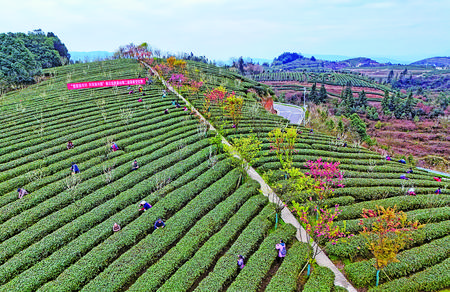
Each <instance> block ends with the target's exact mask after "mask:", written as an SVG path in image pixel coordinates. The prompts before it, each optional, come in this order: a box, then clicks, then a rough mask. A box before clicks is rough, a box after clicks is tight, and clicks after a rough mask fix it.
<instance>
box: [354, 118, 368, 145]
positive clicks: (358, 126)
mask: <svg viewBox="0 0 450 292" xmlns="http://www.w3.org/2000/svg"><path fill="white" fill-rule="evenodd" d="M350 120H351V123H350V124H351V127H352V128H353V129H354V130H355V131H356V132H357V133H358V135H359V137H360V138H361V140H363V141H364V140H366V139H367V138H369V136H368V135H367V132H366V131H367V128H366V124H365V123H364V122H363V120H361V118H360V117H359V116H358V114H357V113H353V114H352V115H351V116H350Z"/></svg>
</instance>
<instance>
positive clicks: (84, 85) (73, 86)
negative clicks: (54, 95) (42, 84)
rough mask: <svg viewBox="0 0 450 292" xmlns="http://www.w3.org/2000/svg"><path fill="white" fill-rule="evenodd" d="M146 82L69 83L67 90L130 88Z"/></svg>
mask: <svg viewBox="0 0 450 292" xmlns="http://www.w3.org/2000/svg"><path fill="white" fill-rule="evenodd" d="M146 82H147V78H136V79H119V80H100V81H88V82H79V83H67V89H69V90H73V89H85V88H97V87H113V86H129V85H139V84H145V83H146Z"/></svg>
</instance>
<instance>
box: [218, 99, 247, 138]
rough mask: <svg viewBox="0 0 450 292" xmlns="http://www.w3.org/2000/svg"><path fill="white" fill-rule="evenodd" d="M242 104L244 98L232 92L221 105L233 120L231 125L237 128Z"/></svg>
mask: <svg viewBox="0 0 450 292" xmlns="http://www.w3.org/2000/svg"><path fill="white" fill-rule="evenodd" d="M243 105H244V99H243V98H242V97H238V96H236V95H235V94H234V93H233V94H231V95H229V96H228V97H227V99H226V101H225V105H224V106H223V108H224V110H225V111H226V112H227V115H228V116H229V117H230V118H231V119H232V120H233V127H234V128H236V129H237V127H238V124H239V121H240V120H241V117H242V106H243Z"/></svg>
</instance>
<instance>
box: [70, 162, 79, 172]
mask: <svg viewBox="0 0 450 292" xmlns="http://www.w3.org/2000/svg"><path fill="white" fill-rule="evenodd" d="M70 170H71V171H72V174H75V173H80V169H79V168H78V165H76V164H75V162H72V166H71V167H70Z"/></svg>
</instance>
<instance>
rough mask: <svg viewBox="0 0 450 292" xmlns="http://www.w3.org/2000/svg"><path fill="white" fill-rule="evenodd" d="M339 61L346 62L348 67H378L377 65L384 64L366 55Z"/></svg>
mask: <svg viewBox="0 0 450 292" xmlns="http://www.w3.org/2000/svg"><path fill="white" fill-rule="evenodd" d="M338 63H340V64H345V65H347V66H348V67H376V66H381V65H383V64H380V63H378V62H377V61H374V60H372V59H370V58H365V57H359V58H353V59H348V60H344V61H340V62H338Z"/></svg>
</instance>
